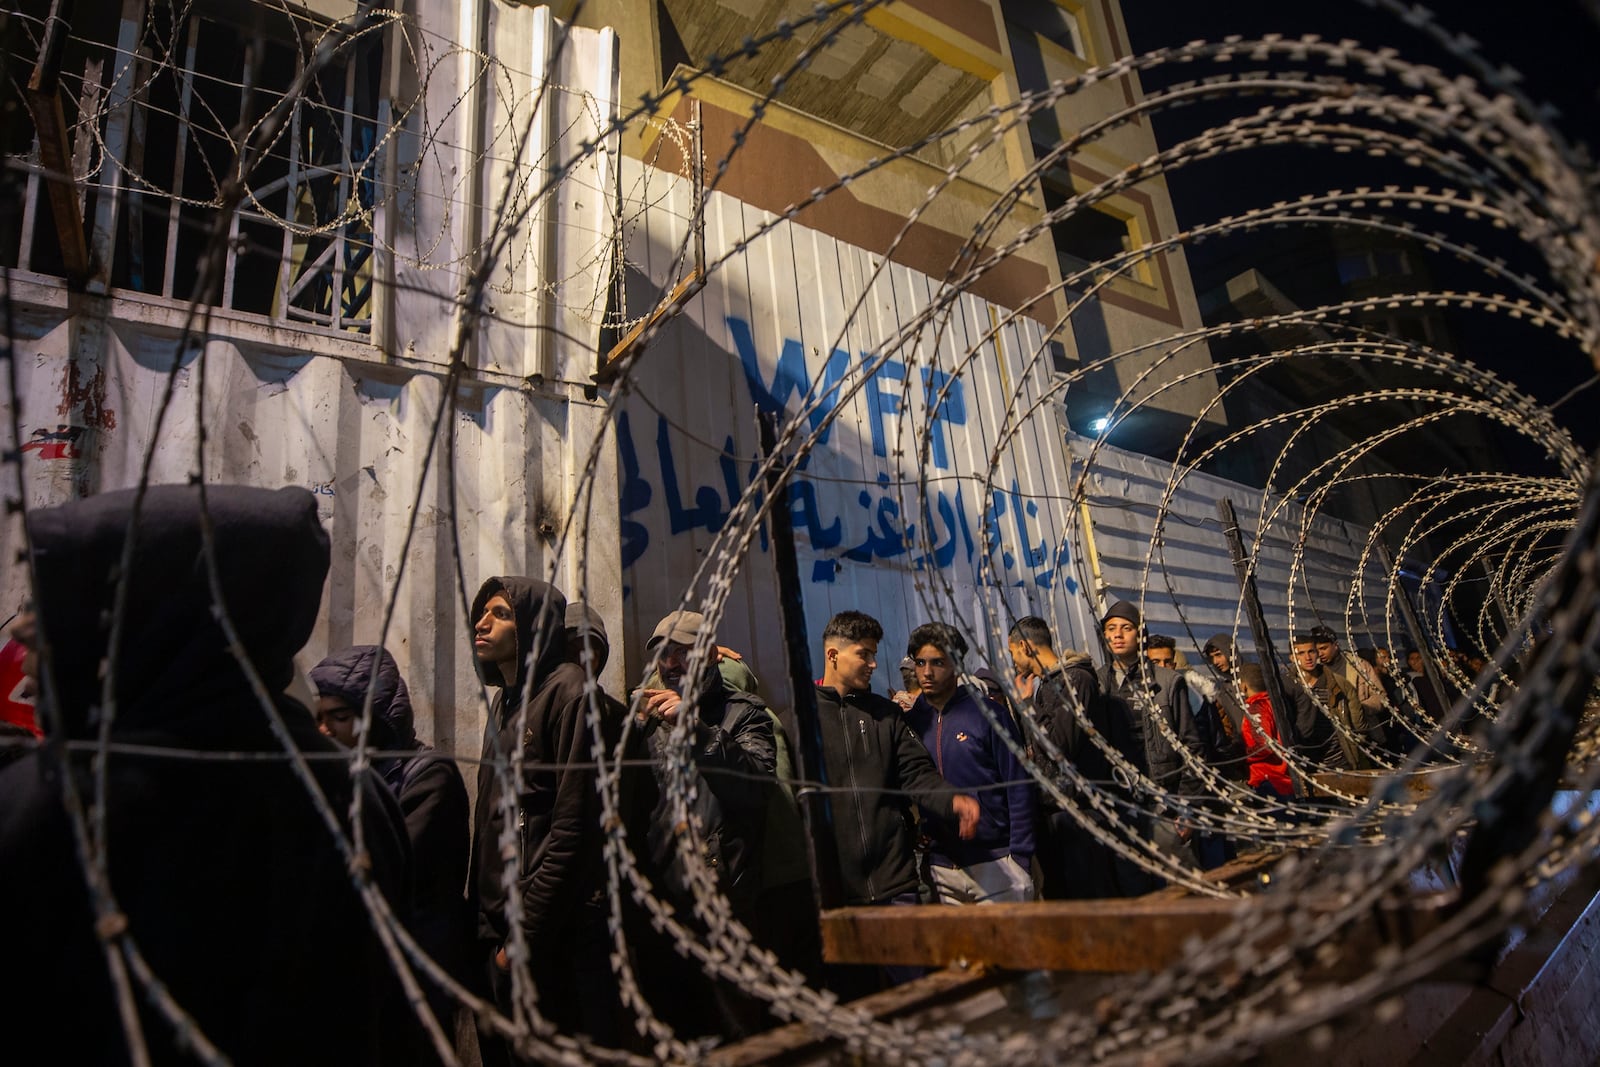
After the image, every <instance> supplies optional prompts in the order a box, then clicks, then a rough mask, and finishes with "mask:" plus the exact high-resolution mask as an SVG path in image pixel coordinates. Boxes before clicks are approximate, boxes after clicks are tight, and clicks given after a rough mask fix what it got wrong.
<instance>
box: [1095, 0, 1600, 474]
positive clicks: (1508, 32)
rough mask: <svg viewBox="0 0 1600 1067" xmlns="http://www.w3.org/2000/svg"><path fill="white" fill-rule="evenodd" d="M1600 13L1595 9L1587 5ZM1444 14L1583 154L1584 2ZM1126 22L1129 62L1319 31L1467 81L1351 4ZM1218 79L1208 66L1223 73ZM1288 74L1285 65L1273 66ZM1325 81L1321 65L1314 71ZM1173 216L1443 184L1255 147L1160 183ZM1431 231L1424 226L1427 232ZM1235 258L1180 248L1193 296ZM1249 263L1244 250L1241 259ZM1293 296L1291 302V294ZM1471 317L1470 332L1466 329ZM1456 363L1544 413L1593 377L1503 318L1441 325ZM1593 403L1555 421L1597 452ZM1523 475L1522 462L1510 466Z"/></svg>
mask: <svg viewBox="0 0 1600 1067" xmlns="http://www.w3.org/2000/svg"><path fill="white" fill-rule="evenodd" d="M1593 6H1594V8H1595V9H1596V10H1600V5H1593ZM1439 9H1440V10H1443V11H1445V12H1446V15H1445V16H1444V18H1445V20H1447V23H1448V25H1449V26H1450V27H1451V28H1452V29H1454V30H1455V31H1456V32H1459V33H1465V34H1467V35H1468V36H1470V37H1472V38H1474V39H1475V40H1477V41H1479V42H1487V43H1485V44H1482V45H1481V46H1480V51H1481V52H1483V53H1484V54H1485V56H1486V57H1487V58H1491V59H1492V60H1493V61H1494V62H1496V63H1497V64H1502V65H1506V66H1510V67H1514V68H1515V69H1517V70H1518V71H1519V72H1521V73H1522V75H1523V81H1522V85H1523V87H1524V89H1525V91H1526V92H1527V93H1528V95H1530V96H1531V97H1533V98H1534V99H1535V100H1539V101H1543V102H1548V103H1551V104H1553V105H1554V106H1555V107H1557V108H1558V109H1559V110H1560V112H1561V117H1560V118H1559V119H1558V120H1557V123H1556V124H1557V126H1558V127H1559V128H1560V129H1561V131H1562V132H1563V134H1564V135H1565V136H1566V137H1567V138H1568V139H1569V140H1571V141H1573V142H1577V143H1580V144H1585V145H1588V146H1589V147H1591V148H1593V147H1595V146H1597V145H1600V118H1597V116H1600V75H1597V73H1596V72H1597V70H1600V64H1597V62H1596V60H1595V56H1596V52H1597V51H1600V18H1597V16H1596V15H1595V13H1594V12H1593V11H1591V10H1586V9H1585V6H1584V2H1583V0H1539V2H1536V3H1533V4H1528V5H1521V6H1512V7H1506V6H1504V5H1501V4H1486V3H1452V4H1449V5H1439ZM1528 11H1537V18H1527V19H1526V20H1525V23H1524V24H1523V25H1518V26H1512V25H1508V24H1507V14H1508V12H1510V13H1518V12H1521V13H1526V12H1528ZM1123 14H1124V18H1125V19H1126V21H1127V25H1128V30H1129V34H1130V37H1131V39H1132V45H1133V48H1134V51H1135V52H1145V51H1149V50H1152V49H1155V48H1160V47H1163V46H1168V45H1178V44H1183V43H1185V42H1188V41H1192V40H1197V39H1202V38H1204V39H1210V40H1219V39H1221V38H1223V37H1225V36H1227V35H1229V34H1241V35H1244V36H1246V37H1254V36H1259V35H1261V34H1263V33H1269V32H1276V33H1280V34H1284V35H1286V36H1299V35H1301V34H1305V33H1316V34H1320V35H1322V36H1323V37H1325V38H1330V39H1334V40H1338V39H1344V38H1351V39H1354V40H1356V41H1359V42H1361V43H1362V44H1366V45H1387V46H1389V47H1393V48H1395V49H1396V50H1397V51H1399V52H1400V53H1401V54H1402V55H1403V56H1405V57H1407V58H1410V59H1414V60H1416V61H1418V62H1424V63H1429V64H1432V65H1435V66H1438V67H1440V68H1441V69H1443V70H1445V71H1446V72H1447V73H1451V74H1456V73H1464V71H1463V69H1462V67H1461V65H1460V63H1459V61H1457V60H1454V59H1453V58H1452V57H1450V56H1449V55H1448V53H1446V52H1444V51H1443V50H1441V49H1439V48H1438V47H1437V46H1436V45H1435V44H1434V43H1433V42H1431V41H1429V40H1428V39H1427V38H1425V37H1424V36H1423V35H1422V34H1420V33H1419V32H1418V31H1416V30H1415V29H1413V28H1411V27H1409V26H1407V25H1405V24H1404V23H1402V22H1400V21H1399V20H1397V19H1396V18H1395V17H1394V16H1392V15H1391V14H1389V13H1388V12H1382V11H1374V10H1371V9H1370V8H1368V7H1366V6H1365V5H1363V4H1360V3H1354V2H1342V3H1334V2H1328V3H1319V4H1300V5H1293V4H1285V3H1281V2H1277V3H1264V2H1260V0H1226V2H1224V3H1220V4H1195V3H1172V2H1161V3H1149V2H1140V0H1125V2H1124V4H1123ZM1262 67H1263V64H1261V63H1259V62H1252V61H1250V60H1248V59H1245V60H1236V61H1234V62H1233V63H1231V64H1229V67H1228V69H1231V70H1235V71H1237V70H1258V69H1262ZM1220 69H1222V68H1218V70H1220ZM1282 69H1287V68H1282ZM1317 69H1319V70H1321V71H1323V72H1327V73H1338V72H1337V71H1328V70H1327V68H1326V67H1322V66H1320V65H1319V66H1318V68H1317ZM1209 73H1212V71H1210V70H1202V69H1199V68H1198V67H1196V66H1189V67H1187V68H1181V69H1178V70H1176V71H1174V73H1172V74H1162V73H1159V72H1157V73H1155V74H1153V75H1151V76H1147V77H1146V78H1145V89H1146V91H1147V92H1149V91H1151V90H1152V89H1153V88H1155V86H1156V85H1157V84H1159V83H1160V82H1161V81H1162V80H1164V79H1169V78H1170V79H1171V80H1189V79H1193V78H1197V77H1202V76H1204V75H1206V74H1209ZM1267 102H1268V101H1267V100H1266V99H1265V98H1257V99H1252V100H1250V101H1239V100H1235V101H1233V102H1232V103H1231V104H1229V105H1226V106H1222V107H1209V106H1205V105H1202V106H1197V107H1190V108H1184V109H1181V110H1177V111H1172V112H1169V113H1167V114H1164V115H1163V116H1161V117H1158V118H1157V120H1156V133H1157V137H1158V139H1159V141H1160V143H1161V144H1162V145H1163V146H1168V145H1172V144H1175V143H1177V141H1179V140H1181V139H1182V138H1184V137H1187V136H1191V135H1193V134H1194V133H1196V132H1198V131H1200V130H1202V129H1204V128H1205V127H1207V126H1209V125H1212V124H1214V123H1216V122H1218V121H1221V120H1222V119H1224V118H1226V117H1228V116H1232V115H1239V114H1247V113H1250V112H1252V111H1254V110H1255V109H1256V108H1258V107H1260V106H1262V105H1264V104H1265V103H1267ZM1168 182H1169V186H1170V189H1171V191H1172V196H1173V201H1174V206H1175V207H1176V210H1177V212H1178V220H1179V223H1180V224H1181V225H1185V226H1191V225H1195V224H1197V223H1201V222H1205V221H1209V220H1213V219H1215V218H1217V217H1219V216H1221V215H1225V214H1229V213H1231V212H1234V211H1237V210H1241V209H1244V208H1247V207H1252V206H1262V205H1265V204H1269V203H1271V202H1273V201H1276V200H1280V199H1284V198H1286V197H1291V196H1296V195H1300V194H1303V193H1311V192H1320V191H1326V190H1328V189H1330V188H1346V189H1348V188H1351V187H1352V186H1353V185H1358V184H1361V185H1371V184H1379V185H1381V184H1386V183H1389V182H1396V183H1399V184H1401V185H1402V186H1410V185H1416V184H1424V185H1430V186H1434V187H1439V186H1442V185H1444V184H1446V183H1445V182H1443V181H1442V179H1441V177H1440V176H1438V175H1436V174H1433V173H1427V172H1420V171H1418V170H1415V169H1411V168H1406V167H1403V166H1401V165H1399V164H1391V163H1386V162H1385V161H1381V160H1372V159H1370V158H1367V157H1364V156H1334V155H1333V154H1332V153H1331V152H1328V151H1327V150H1325V149H1322V150H1313V149H1306V148H1284V149H1276V150H1261V149H1256V150H1252V151H1251V152H1249V153H1241V154H1236V155H1235V156H1233V157H1231V158H1225V159H1222V160H1219V161H1217V162H1215V163H1207V164H1203V165H1197V166H1194V167H1192V168H1184V169H1180V170H1177V171H1174V172H1173V173H1172V174H1170V175H1169V178H1168ZM1438 224H1439V223H1435V225H1438ZM1461 226H1462V224H1461V223H1448V224H1446V228H1447V229H1448V230H1449V232H1450V233H1451V234H1452V235H1453V236H1459V237H1461V238H1463V239H1466V240H1467V241H1469V242H1470V243H1472V244H1474V245H1476V246H1478V247H1480V248H1482V249H1484V250H1485V251H1488V252H1491V253H1492V254H1494V255H1498V256H1501V257H1504V258H1506V259H1507V260H1508V261H1509V262H1511V263H1513V264H1514V265H1516V266H1517V267H1518V268H1519V269H1520V270H1523V271H1527V272H1531V273H1533V274H1535V275H1542V274H1543V266H1542V264H1541V263H1540V262H1539V261H1538V259H1537V258H1536V257H1534V256H1531V255H1529V254H1528V251H1527V248H1526V246H1525V245H1521V244H1519V243H1517V242H1515V241H1511V240H1507V239H1506V238H1504V237H1503V236H1501V235H1499V234H1496V233H1494V232H1492V231H1489V230H1488V229H1487V228H1486V227H1476V228H1473V227H1467V228H1462V229H1458V227H1461ZM1241 252H1242V246H1241V243H1240V241H1237V240H1236V241H1233V242H1231V243H1230V242H1227V241H1224V242H1206V243H1204V244H1201V245H1198V246H1195V247H1192V248H1190V249H1189V251H1188V256H1189V259H1190V264H1191V267H1192V269H1193V271H1194V273H1195V275H1196V280H1197V286H1198V287H1200V288H1202V289H1203V288H1205V287H1206V285H1207V284H1208V283H1210V284H1215V283H1216V282H1218V281H1220V280H1223V279H1224V278H1225V277H1226V276H1227V275H1228V274H1229V273H1231V269H1230V268H1231V266H1234V265H1237V264H1238V262H1239V260H1240V256H1241ZM1244 254H1245V256H1246V258H1248V251H1247V250H1244ZM1428 267H1429V270H1430V272H1431V273H1432V275H1433V279H1434V284H1435V285H1436V286H1438V287H1446V288H1456V289H1485V288H1491V287H1492V288H1495V289H1499V290H1501V291H1504V285H1503V283H1500V284H1496V283H1493V282H1492V281H1491V279H1489V278H1486V277H1485V276H1484V275H1482V274H1481V273H1479V272H1477V271H1475V270H1472V269H1467V268H1465V267H1464V266H1463V265H1462V264H1459V263H1457V262H1455V261H1454V260H1453V259H1452V258H1451V257H1439V259H1438V260H1437V261H1433V260H1430V262H1429V264H1428ZM1291 295H1293V294H1291ZM1469 318H1470V321H1464V320H1467V319H1469ZM1449 325H1450V327H1451V329H1452V332H1453V333H1454V335H1455V339H1456V341H1455V348H1456V351H1457V353H1458V354H1459V355H1462V356H1464V357H1466V358H1469V359H1471V360H1473V361H1474V362H1476V363H1478V364H1480V365H1482V366H1485V367H1487V368H1489V369H1491V370H1493V371H1495V372H1496V373H1499V374H1501V375H1502V376H1504V377H1506V378H1508V379H1510V380H1512V381H1514V382H1516V383H1517V384H1518V385H1519V386H1520V387H1522V388H1523V389H1525V390H1527V391H1529V392H1531V393H1532V394H1533V395H1534V396H1535V397H1537V398H1538V399H1540V400H1541V401H1543V402H1545V403H1547V404H1548V403H1554V402H1555V401H1556V400H1558V399H1559V398H1561V397H1563V396H1565V395H1566V394H1567V393H1568V392H1569V391H1570V390H1572V389H1574V388H1575V387H1578V386H1581V385H1582V384H1583V383H1585V382H1587V381H1589V380H1591V379H1592V378H1593V376H1594V374H1595V369H1594V367H1593V366H1592V365H1591V364H1590V362H1589V361H1588V360H1587V359H1586V358H1585V356H1584V354H1583V353H1582V352H1581V351H1580V350H1579V349H1578V347H1577V346H1576V345H1575V344H1572V343H1570V342H1565V341H1562V340H1560V339H1559V338H1556V337H1555V336H1554V335H1553V334H1551V333H1550V332H1548V331H1543V332H1537V331H1531V330H1529V329H1527V328H1526V327H1524V326H1522V325H1520V324H1518V323H1515V322H1511V321H1507V320H1506V319H1504V318H1503V317H1501V316H1484V315H1473V316H1470V317H1469V316H1466V315H1465V314H1461V313H1452V315H1451V317H1450V323H1449ZM1597 401H1600V384H1597V385H1594V386H1592V387H1590V388H1589V389H1588V390H1587V391H1585V392H1582V393H1580V394H1579V395H1578V396H1577V397H1576V398H1575V399H1573V400H1572V401H1569V402H1568V403H1566V404H1564V405H1562V406H1561V407H1560V408H1558V410H1557V413H1556V414H1557V417H1558V419H1559V420H1560V421H1561V422H1562V423H1563V424H1564V425H1566V426H1567V427H1568V428H1569V429H1570V430H1572V432H1573V433H1574V435H1575V436H1576V437H1577V438H1578V441H1579V443H1580V444H1581V445H1583V446H1584V447H1586V448H1589V449H1591V450H1592V449H1594V448H1595V447H1596V445H1597V444H1600V419H1595V418H1593V417H1592V415H1591V405H1593V404H1594V403H1595V402H1597ZM1518 465H1520V464H1518Z"/></svg>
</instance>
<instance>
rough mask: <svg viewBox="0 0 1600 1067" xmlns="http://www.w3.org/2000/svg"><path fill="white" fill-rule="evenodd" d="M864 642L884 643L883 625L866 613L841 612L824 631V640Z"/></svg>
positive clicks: (830, 620)
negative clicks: (835, 639) (836, 639)
mask: <svg viewBox="0 0 1600 1067" xmlns="http://www.w3.org/2000/svg"><path fill="white" fill-rule="evenodd" d="M834 638H838V639H839V640H841V641H851V642H856V643H859V642H862V641H882V640H883V625H882V624H881V623H879V622H878V620H877V619H874V618H873V617H872V616H871V615H868V614H867V613H866V612H864V611H841V612H839V614H837V615H835V616H834V617H833V618H831V619H829V620H828V625H827V626H826V627H824V628H823V630H822V640H823V641H831V640H833V639H834Z"/></svg>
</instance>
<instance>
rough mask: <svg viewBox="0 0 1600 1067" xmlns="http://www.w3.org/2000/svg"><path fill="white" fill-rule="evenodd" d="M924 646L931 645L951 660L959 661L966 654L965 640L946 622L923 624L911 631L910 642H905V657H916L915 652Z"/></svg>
mask: <svg viewBox="0 0 1600 1067" xmlns="http://www.w3.org/2000/svg"><path fill="white" fill-rule="evenodd" d="M925 645H932V646H933V647H934V648H937V649H938V650H939V651H941V652H943V653H944V654H945V655H947V656H949V657H950V658H951V659H953V660H960V659H962V658H964V657H965V656H966V654H967V639H966V638H965V637H962V636H961V631H959V630H957V629H956V628H955V627H954V626H951V625H950V624H949V623H947V622H925V623H923V624H922V625H921V626H919V627H917V628H916V629H915V630H912V631H911V640H910V641H908V642H906V655H908V656H911V657H913V658H915V657H916V654H917V650H918V649H920V648H922V647H923V646H925Z"/></svg>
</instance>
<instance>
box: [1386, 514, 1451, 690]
mask: <svg viewBox="0 0 1600 1067" xmlns="http://www.w3.org/2000/svg"><path fill="white" fill-rule="evenodd" d="M1378 558H1379V559H1380V560H1382V561H1383V566H1384V568H1385V569H1386V570H1388V572H1389V574H1390V576H1391V577H1390V581H1392V582H1394V584H1395V587H1396V588H1397V589H1398V590H1399V593H1400V595H1399V596H1398V597H1396V598H1395V599H1396V601H1398V603H1399V605H1400V619H1401V621H1403V622H1404V623H1405V625H1406V632H1407V633H1409V634H1410V635H1411V640H1412V642H1413V643H1414V644H1415V645H1416V646H1417V651H1419V652H1421V653H1422V673H1423V674H1425V675H1427V677H1428V684H1429V685H1431V686H1433V691H1434V694H1435V695H1436V696H1438V698H1439V703H1440V704H1441V705H1446V706H1448V705H1449V704H1450V703H1451V701H1450V690H1448V689H1446V688H1445V687H1444V676H1443V675H1441V674H1440V673H1439V664H1438V663H1437V661H1435V660H1434V658H1433V646H1432V645H1430V644H1429V643H1428V635H1427V633H1426V632H1425V631H1424V630H1423V628H1422V620H1421V619H1420V618H1418V616H1417V609H1416V607H1415V605H1413V604H1412V603H1411V594H1410V593H1408V592H1407V591H1406V586H1405V583H1404V582H1402V581H1401V580H1400V572H1399V571H1398V570H1396V569H1395V565H1394V559H1393V558H1392V557H1391V556H1390V555H1389V550H1388V549H1387V548H1385V547H1384V546H1383V545H1379V546H1378ZM1393 651H1394V650H1393V649H1390V652H1391V653H1392V652H1393Z"/></svg>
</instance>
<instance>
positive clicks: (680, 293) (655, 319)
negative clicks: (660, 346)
mask: <svg viewBox="0 0 1600 1067" xmlns="http://www.w3.org/2000/svg"><path fill="white" fill-rule="evenodd" d="M705 284H706V279H705V276H704V275H703V274H701V273H700V268H699V267H696V268H694V269H693V270H691V271H690V272H689V274H688V276H687V277H685V278H684V279H683V280H682V281H680V282H678V284H677V285H675V286H673V287H672V292H670V293H668V294H667V298H666V299H665V300H663V301H662V302H661V303H660V304H658V305H656V309H655V310H654V311H652V312H650V314H649V315H646V316H645V317H644V319H643V320H641V321H640V322H637V323H635V324H634V327H633V329H631V330H629V331H628V332H627V333H625V334H623V336H622V340H620V341H618V342H617V343H616V344H615V345H613V346H612V348H611V351H610V352H607V353H606V358H605V360H604V362H602V363H601V364H600V369H599V370H598V371H596V372H595V375H594V380H595V381H596V382H599V383H600V384H601V385H605V384H606V383H608V382H610V381H611V380H613V379H614V378H616V376H617V366H618V364H619V363H620V362H621V361H622V360H623V359H625V358H627V356H628V355H629V354H630V353H631V352H632V351H633V349H634V347H635V346H636V345H637V344H638V343H639V338H640V337H642V336H643V335H644V332H645V331H646V330H651V329H654V328H655V326H656V324H657V323H659V322H660V321H661V320H662V319H664V318H666V317H667V315H668V314H670V313H671V312H673V311H674V310H676V309H677V308H679V307H682V306H683V305H684V304H685V303H687V302H688V301H689V298H690V297H692V296H694V294H696V293H698V292H699V291H700V290H701V289H703V288H705Z"/></svg>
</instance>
